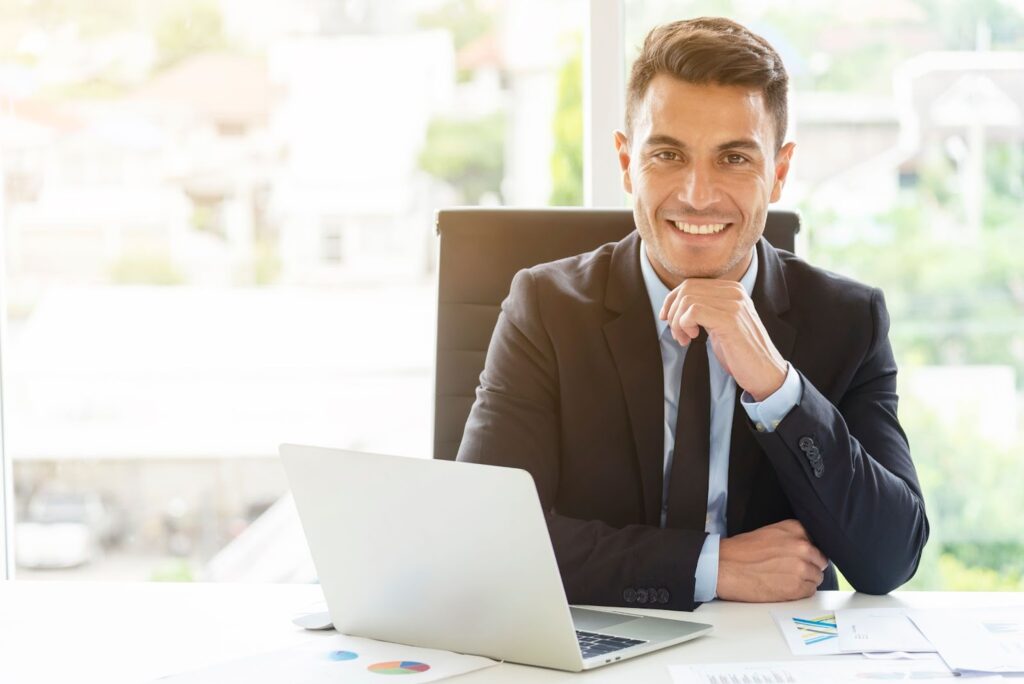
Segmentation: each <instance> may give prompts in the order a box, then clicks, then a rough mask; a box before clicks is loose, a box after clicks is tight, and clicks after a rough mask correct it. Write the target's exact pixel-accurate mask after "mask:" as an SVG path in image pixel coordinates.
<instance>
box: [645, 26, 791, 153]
mask: <svg viewBox="0 0 1024 684" xmlns="http://www.w3.org/2000/svg"><path fill="white" fill-rule="evenodd" d="M657 74H668V75H670V76H673V77H675V78H678V79H680V80H682V81H686V82H687V83H694V84H697V85H709V84H715V85H738V86H748V87H752V88H757V89H759V90H760V91H761V93H762V94H763V96H764V104H765V109H766V110H767V111H768V114H769V115H770V116H771V117H772V120H773V123H774V124H775V150H776V152H777V151H778V150H779V149H780V148H781V147H782V141H783V139H784V138H785V136H786V117H787V106H786V95H787V87H788V84H789V76H788V75H787V74H786V67H785V66H783V64H782V58H781V57H779V54H778V53H777V52H775V50H774V49H773V48H772V46H771V45H769V44H768V41H766V40H765V39H764V38H762V37H761V36H759V35H757V34H756V33H753V32H751V31H750V30H749V29H747V28H746V27H744V26H741V25H740V24H737V23H736V22H734V21H730V20H729V19H723V18H721V17H700V18H699V19H686V20H683V21H674V22H672V23H671V24H664V25H662V26H657V27H655V28H654V29H652V30H651V32H650V33H648V34H647V38H645V39H644V45H643V48H642V49H641V51H640V56H639V57H637V59H636V61H635V62H633V68H632V70H631V72H630V75H629V84H628V85H627V87H626V132H627V134H631V133H632V129H633V119H634V117H635V116H636V113H637V109H638V108H639V107H640V103H641V102H642V101H643V99H644V95H645V94H646V92H647V87H648V86H649V85H650V83H651V80H652V79H653V78H654V77H655V76H656V75H657Z"/></svg>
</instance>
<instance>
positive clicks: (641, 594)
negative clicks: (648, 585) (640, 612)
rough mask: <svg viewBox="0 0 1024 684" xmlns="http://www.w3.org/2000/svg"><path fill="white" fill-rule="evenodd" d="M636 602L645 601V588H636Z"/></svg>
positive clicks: (642, 602) (641, 602)
mask: <svg viewBox="0 0 1024 684" xmlns="http://www.w3.org/2000/svg"><path fill="white" fill-rule="evenodd" d="M636 602H637V603H640V604H644V603H647V590H646V589H637V590H636Z"/></svg>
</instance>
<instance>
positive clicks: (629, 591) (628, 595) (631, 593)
mask: <svg viewBox="0 0 1024 684" xmlns="http://www.w3.org/2000/svg"><path fill="white" fill-rule="evenodd" d="M622 598H623V600H625V602H626V603H636V589H634V588H633V587H626V590H625V591H624V592H622Z"/></svg>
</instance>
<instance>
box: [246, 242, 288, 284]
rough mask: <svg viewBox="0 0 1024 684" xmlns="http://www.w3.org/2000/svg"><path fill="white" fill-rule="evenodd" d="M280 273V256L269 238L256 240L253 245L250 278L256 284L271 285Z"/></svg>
mask: <svg viewBox="0 0 1024 684" xmlns="http://www.w3.org/2000/svg"><path fill="white" fill-rule="evenodd" d="M279 275H281V257H279V256H278V254H277V251H276V250H275V249H274V244H273V242H271V241H270V240H257V241H256V244H255V246H254V255H253V266H252V279H253V283H254V284H256V285H273V284H274V283H275V282H276V281H277V278H278V276H279Z"/></svg>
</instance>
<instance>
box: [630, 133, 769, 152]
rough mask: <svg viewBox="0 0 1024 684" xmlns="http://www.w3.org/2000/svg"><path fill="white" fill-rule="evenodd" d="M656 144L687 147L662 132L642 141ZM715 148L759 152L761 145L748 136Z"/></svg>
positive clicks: (647, 144) (722, 150) (649, 145)
mask: <svg viewBox="0 0 1024 684" xmlns="http://www.w3.org/2000/svg"><path fill="white" fill-rule="evenodd" d="M656 145H671V146H672V147H678V148H679V149H682V150H685V149H686V148H687V145H686V143H684V142H682V141H681V140H677V139H676V138H673V137H672V136H671V135H665V134H663V133H658V134H655V135H652V136H651V137H649V138H647V140H645V141H644V147H653V146H656ZM715 149H716V150H717V151H719V152H724V151H726V150H751V151H755V152H759V151H760V150H761V146H760V145H758V144H757V143H756V142H755V141H754V140H751V139H750V138H737V139H736V140H729V141H727V142H724V143H721V144H719V145H717V146H716V148H715Z"/></svg>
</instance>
